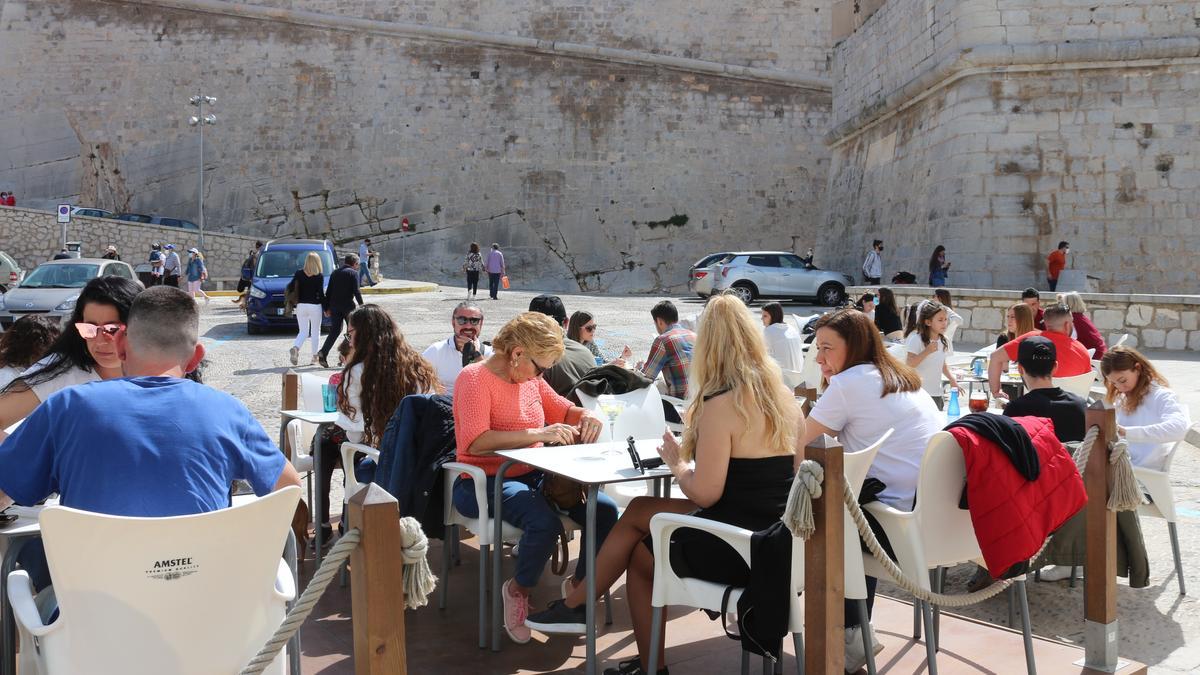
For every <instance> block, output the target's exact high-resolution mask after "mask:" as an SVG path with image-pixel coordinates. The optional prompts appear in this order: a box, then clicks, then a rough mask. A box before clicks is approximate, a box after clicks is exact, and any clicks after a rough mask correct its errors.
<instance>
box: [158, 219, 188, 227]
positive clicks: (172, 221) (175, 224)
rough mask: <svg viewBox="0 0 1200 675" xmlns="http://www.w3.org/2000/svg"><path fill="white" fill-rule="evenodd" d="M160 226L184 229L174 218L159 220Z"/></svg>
mask: <svg viewBox="0 0 1200 675" xmlns="http://www.w3.org/2000/svg"><path fill="white" fill-rule="evenodd" d="M158 224H159V225H166V226H167V227H182V225H181V224H180V223H179V221H178V220H176V219H174V218H159V219H158Z"/></svg>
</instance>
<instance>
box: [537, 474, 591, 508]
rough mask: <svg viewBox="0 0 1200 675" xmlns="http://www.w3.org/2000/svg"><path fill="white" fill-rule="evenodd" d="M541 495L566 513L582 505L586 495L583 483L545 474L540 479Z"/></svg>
mask: <svg viewBox="0 0 1200 675" xmlns="http://www.w3.org/2000/svg"><path fill="white" fill-rule="evenodd" d="M542 495H544V496H545V497H546V501H548V502H550V503H551V504H553V505H554V506H556V507H558V508H560V509H562V510H563V511H566V510H568V509H573V508H575V507H576V506H579V505H580V504H582V503H583V501H584V497H585V495H586V493H585V492H584V488H583V483H578V482H576V481H573V480H571V479H570V478H563V477H562V476H556V475H554V474H546V475H545V476H543V477H542Z"/></svg>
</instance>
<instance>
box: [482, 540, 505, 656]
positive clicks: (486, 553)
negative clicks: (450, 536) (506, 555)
mask: <svg viewBox="0 0 1200 675" xmlns="http://www.w3.org/2000/svg"><path fill="white" fill-rule="evenodd" d="M491 548H492V547H491V546H486V545H483V546H480V547H479V648H480V649H487V633H488V628H489V626H488V602H487V600H488V583H487V578H488V565H491V564H492V563H491V560H492V553H491ZM496 555H500V554H499V552H497V553H496Z"/></svg>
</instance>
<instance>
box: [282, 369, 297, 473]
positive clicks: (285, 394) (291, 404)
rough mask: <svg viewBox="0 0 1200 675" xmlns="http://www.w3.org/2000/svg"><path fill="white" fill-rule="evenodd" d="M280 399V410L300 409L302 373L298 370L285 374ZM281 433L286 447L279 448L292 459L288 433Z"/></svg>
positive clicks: (292, 454)
mask: <svg viewBox="0 0 1200 675" xmlns="http://www.w3.org/2000/svg"><path fill="white" fill-rule="evenodd" d="M279 401H280V402H279V409H280V410H299V408H300V375H299V374H298V373H297V372H296V371H294V370H289V371H287V372H286V373H284V374H283V390H282V392H281V393H280V396H279ZM280 435H281V436H283V439H282V441H283V446H284V447H280V448H279V449H280V450H282V451H283V455H284V456H285V457H287V458H288V460H291V459H292V458H293V457H294V456H295V455H294V453H293V451H292V448H291V445H289V444H288V440H287V436H286V435H284V434H282V433H281V434H280Z"/></svg>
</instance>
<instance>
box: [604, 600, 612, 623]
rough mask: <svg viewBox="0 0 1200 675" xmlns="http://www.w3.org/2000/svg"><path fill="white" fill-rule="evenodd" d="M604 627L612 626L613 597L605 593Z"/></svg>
mask: <svg viewBox="0 0 1200 675" xmlns="http://www.w3.org/2000/svg"><path fill="white" fill-rule="evenodd" d="M604 625H605V626H611V625H612V596H611V595H609V593H608V591H604Z"/></svg>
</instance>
